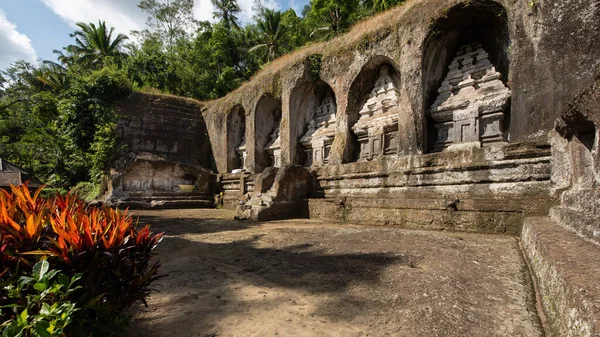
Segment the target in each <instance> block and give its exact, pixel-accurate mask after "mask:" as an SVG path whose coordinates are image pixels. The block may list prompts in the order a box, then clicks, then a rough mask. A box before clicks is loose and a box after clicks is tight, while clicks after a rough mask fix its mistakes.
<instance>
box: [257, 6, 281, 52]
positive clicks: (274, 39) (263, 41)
mask: <svg viewBox="0 0 600 337" xmlns="http://www.w3.org/2000/svg"><path fill="white" fill-rule="evenodd" d="M281 19H282V15H281V12H279V11H275V10H273V9H269V8H264V9H263V10H262V13H261V14H260V16H259V20H258V22H257V23H256V26H257V28H258V31H259V40H260V44H258V45H256V46H254V47H252V48H251V49H250V51H251V52H252V51H255V50H259V49H265V50H266V53H265V55H266V60H267V62H270V61H272V60H274V59H275V58H277V57H278V56H280V55H281V54H282V49H283V47H284V46H285V44H286V41H285V39H286V32H287V27H286V26H285V25H283V24H282V20H281Z"/></svg>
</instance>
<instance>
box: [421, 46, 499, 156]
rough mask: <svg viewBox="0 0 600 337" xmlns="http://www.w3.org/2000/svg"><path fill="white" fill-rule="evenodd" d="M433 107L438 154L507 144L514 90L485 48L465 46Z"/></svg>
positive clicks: (453, 62)
mask: <svg viewBox="0 0 600 337" xmlns="http://www.w3.org/2000/svg"><path fill="white" fill-rule="evenodd" d="M449 69H450V71H449V72H448V75H447V76H446V79H445V80H444V82H442V86H441V87H440V89H439V90H438V93H439V96H438V98H437V99H436V101H435V103H433V106H432V107H431V110H430V114H431V117H432V118H433V120H435V123H436V124H435V128H436V129H437V134H438V139H437V141H436V142H435V145H434V150H436V151H441V150H444V149H449V150H452V149H456V148H464V147H465V146H466V147H481V145H486V144H493V143H500V142H503V141H504V135H503V121H504V112H505V111H507V110H508V108H509V102H510V90H509V89H508V87H506V85H504V83H502V81H501V77H502V75H501V74H500V73H499V72H497V71H496V68H495V67H494V66H493V65H492V64H491V63H490V60H489V54H488V53H487V52H486V51H485V50H483V48H482V46H481V45H478V44H471V45H467V46H463V47H461V48H460V49H459V50H458V53H457V55H456V57H455V58H454V60H452V63H451V64H450V68H449Z"/></svg>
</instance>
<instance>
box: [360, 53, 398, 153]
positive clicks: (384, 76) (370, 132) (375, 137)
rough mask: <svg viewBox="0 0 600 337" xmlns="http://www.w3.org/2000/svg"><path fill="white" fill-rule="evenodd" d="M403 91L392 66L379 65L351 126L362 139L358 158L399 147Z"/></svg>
mask: <svg viewBox="0 0 600 337" xmlns="http://www.w3.org/2000/svg"><path fill="white" fill-rule="evenodd" d="M399 97H400V91H399V90H398V87H397V85H396V83H395V82H394V80H393V79H392V77H391V76H390V66H389V65H383V66H381V67H380V68H379V77H378V78H377V81H376V82H375V86H374V88H373V90H372V91H371V93H370V94H369V98H368V99H367V102H366V103H365V104H364V105H363V107H362V109H361V110H360V111H359V115H360V117H359V119H358V122H356V124H354V126H353V127H352V130H353V131H354V134H356V136H357V138H358V143H359V151H360V153H359V156H358V159H359V160H371V159H373V157H376V156H381V155H389V154H396V152H397V150H398V109H397V107H398V101H399Z"/></svg>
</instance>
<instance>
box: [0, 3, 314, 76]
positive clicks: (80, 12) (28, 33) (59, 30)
mask: <svg viewBox="0 0 600 337" xmlns="http://www.w3.org/2000/svg"><path fill="white" fill-rule="evenodd" d="M138 2H139V0H0V70H4V69H6V68H7V67H8V66H9V65H10V64H11V63H13V62H15V61H17V60H20V59H23V60H26V61H29V62H36V61H37V60H40V59H41V60H56V57H55V55H54V54H53V53H52V51H53V50H54V49H61V48H62V47H64V46H67V45H69V44H72V43H73V39H72V38H71V37H69V34H70V33H72V32H73V31H74V30H75V23H77V22H97V21H98V20H99V19H100V20H104V21H106V23H107V24H108V25H110V26H113V27H115V30H116V31H117V32H118V33H124V34H129V32H130V31H132V30H142V29H144V28H145V23H146V18H147V17H146V15H145V14H144V13H143V12H142V11H141V10H140V9H139V8H138V7H137V4H138ZM262 3H263V5H265V6H266V7H270V8H274V9H278V10H286V9H288V8H293V9H294V10H295V11H296V13H298V15H300V13H301V11H302V8H303V7H304V5H306V4H307V3H308V0H262ZM238 4H239V5H240V7H241V8H242V13H240V14H239V15H238V17H239V18H240V20H241V21H242V23H248V22H250V21H251V19H252V16H253V15H254V13H253V11H252V4H253V0H238ZM213 11H214V9H213V7H212V3H211V1H210V0H195V7H194V16H195V17H196V18H197V19H199V20H212V13H213Z"/></svg>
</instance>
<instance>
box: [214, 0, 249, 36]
mask: <svg viewBox="0 0 600 337" xmlns="http://www.w3.org/2000/svg"><path fill="white" fill-rule="evenodd" d="M211 2H212V4H213V5H214V6H215V7H216V9H217V10H216V11H215V12H213V18H215V19H219V20H220V21H221V22H222V23H223V24H224V25H225V28H227V29H231V28H232V27H233V28H235V29H240V26H239V24H238V18H237V16H235V15H236V14H237V13H239V12H241V11H242V10H241V9H240V6H239V5H238V3H237V1H236V0H211Z"/></svg>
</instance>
